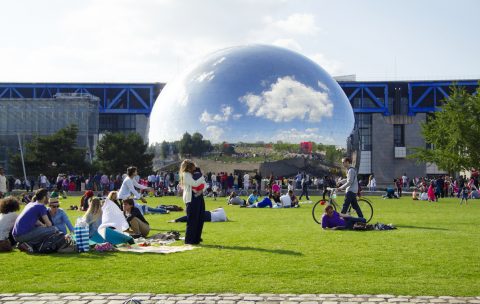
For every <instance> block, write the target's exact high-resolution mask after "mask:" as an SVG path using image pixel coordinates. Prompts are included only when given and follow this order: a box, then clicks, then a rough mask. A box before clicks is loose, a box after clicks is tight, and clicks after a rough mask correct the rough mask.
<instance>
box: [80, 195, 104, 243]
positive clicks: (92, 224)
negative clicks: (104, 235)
mask: <svg viewBox="0 0 480 304" xmlns="http://www.w3.org/2000/svg"><path fill="white" fill-rule="evenodd" d="M83 218H84V219H85V222H86V223H87V224H88V235H89V237H90V239H91V240H92V239H98V238H101V237H100V235H99V234H98V227H100V225H101V224H102V204H101V201H100V199H99V198H98V197H92V198H91V199H90V203H89V206H88V210H87V212H86V213H85V215H84V216H83Z"/></svg>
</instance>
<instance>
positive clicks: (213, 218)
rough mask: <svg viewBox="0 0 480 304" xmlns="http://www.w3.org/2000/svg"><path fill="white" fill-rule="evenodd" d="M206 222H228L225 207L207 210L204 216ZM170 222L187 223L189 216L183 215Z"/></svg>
mask: <svg viewBox="0 0 480 304" xmlns="http://www.w3.org/2000/svg"><path fill="white" fill-rule="evenodd" d="M203 219H204V221H205V222H226V221H228V219H227V215H226V214H225V210H223V208H217V209H214V210H212V211H205V214H204V216H203ZM168 222H169V223H186V222H187V216H186V215H185V216H182V217H179V218H177V219H174V220H171V221H168Z"/></svg>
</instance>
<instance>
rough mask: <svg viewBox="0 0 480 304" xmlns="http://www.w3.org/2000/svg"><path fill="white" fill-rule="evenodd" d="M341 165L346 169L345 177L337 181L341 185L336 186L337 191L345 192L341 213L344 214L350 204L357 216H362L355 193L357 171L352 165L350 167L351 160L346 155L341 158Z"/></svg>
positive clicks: (356, 190) (356, 188) (356, 189)
mask: <svg viewBox="0 0 480 304" xmlns="http://www.w3.org/2000/svg"><path fill="white" fill-rule="evenodd" d="M342 165H343V167H344V168H345V169H347V178H346V179H342V180H341V181H339V182H338V185H342V184H343V185H342V186H340V187H338V190H339V191H343V190H345V191H346V194H345V201H344V203H343V207H342V212H341V213H342V214H346V213H347V211H348V209H349V207H350V205H351V206H352V208H353V209H354V210H355V211H356V212H357V215H358V217H361V218H363V213H362V210H361V209H360V206H359V205H358V202H357V193H358V180H357V171H356V170H355V168H354V167H352V160H351V159H350V158H348V157H344V158H342Z"/></svg>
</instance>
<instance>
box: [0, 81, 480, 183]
mask: <svg viewBox="0 0 480 304" xmlns="http://www.w3.org/2000/svg"><path fill="white" fill-rule="evenodd" d="M337 81H338V83H339V84H340V86H341V87H342V89H343V90H344V92H345V94H346V95H347V97H348V99H349V101H350V103H351V105H352V107H353V110H354V113H355V119H356V123H357V125H358V127H359V129H360V137H361V139H360V141H361V162H360V169H359V174H364V175H369V174H372V173H373V174H375V176H376V179H377V183H378V184H387V183H391V181H392V180H393V178H394V177H400V176H402V175H403V174H404V173H406V174H407V176H409V177H413V176H425V175H433V174H439V173H442V172H441V171H439V170H438V168H436V166H435V165H434V164H425V163H417V162H416V161H415V160H411V159H407V158H406V156H407V155H408V154H409V153H410V152H409V148H411V147H421V146H425V145H426V143H425V141H424V140H423V138H422V136H421V124H422V123H423V122H425V121H426V120H427V119H428V118H429V116H430V115H432V114H433V113H435V112H436V111H439V110H440V107H441V105H442V103H443V101H444V100H445V98H447V97H448V94H449V92H450V89H449V87H450V86H451V85H453V84H456V85H459V86H463V87H465V88H466V89H467V90H468V91H469V92H472V93H473V92H475V90H476V89H477V87H478V84H479V80H449V81H388V82H383V81H374V82H365V81H342V80H340V79H338V80H337ZM163 87H164V84H163V83H0V166H4V167H8V156H9V154H10V153H15V152H16V151H18V141H17V138H18V137H20V136H21V137H22V138H23V139H24V140H28V139H29V137H31V136H34V135H35V134H41V135H46V134H49V133H50V134H51V133H53V132H54V131H56V129H58V128H61V127H63V126H66V125H68V124H69V123H71V122H72V121H76V120H78V121H81V122H82V121H84V120H87V122H88V123H87V124H85V127H84V128H83V129H82V130H81V131H83V132H84V135H85V136H84V140H79V145H81V146H86V147H87V148H88V149H89V150H90V151H93V147H94V145H95V142H96V140H98V135H99V134H101V133H103V132H106V131H109V132H131V131H135V132H138V133H139V134H141V135H142V136H143V137H144V138H146V134H147V131H148V118H149V115H150V113H151V110H152V108H153V105H154V103H155V100H156V99H157V97H158V95H159V94H160V91H161V90H162V88H163ZM85 99H86V100H87V102H86V103H85V104H88V105H87V106H85V107H83V108H82V106H81V100H85ZM15 103H18V105H20V104H21V105H22V106H18V107H17V108H14V109H13V108H12V105H14V104H15ZM92 104H93V109H98V110H97V111H95V110H94V111H93V112H96V113H92ZM37 108H38V109H37ZM7 109H9V110H10V111H7ZM37 110H38V111H40V112H38V111H37ZM41 110H43V111H44V112H45V113H44V114H42V115H43V119H45V126H49V125H48V123H49V121H52V120H55V121H58V123H57V124H56V125H52V126H50V127H45V126H42V122H41V119H40V121H39V120H38V119H37V122H36V123H35V124H33V123H30V124H29V123H28V122H29V121H30V119H29V117H27V116H28V115H27V114H26V113H30V115H35V113H36V114H37V116H38V113H41ZM13 111H15V112H13ZM28 111H30V112H28ZM77 112H80V113H84V114H85V115H84V116H82V115H83V114H82V115H79V114H75V113H77ZM69 115H70V116H69ZM65 117H66V118H65ZM19 121H20V122H21V123H20V124H19ZM19 125H21V126H19Z"/></svg>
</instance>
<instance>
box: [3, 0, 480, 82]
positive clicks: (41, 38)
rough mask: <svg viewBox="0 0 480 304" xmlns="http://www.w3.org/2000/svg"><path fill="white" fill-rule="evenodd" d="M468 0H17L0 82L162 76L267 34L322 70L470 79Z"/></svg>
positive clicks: (476, 73)
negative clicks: (211, 54)
mask: <svg viewBox="0 0 480 304" xmlns="http://www.w3.org/2000/svg"><path fill="white" fill-rule="evenodd" d="M479 11H480V1H476V0H459V1H453V0H451V1H444V0H440V1H439V0H428V1H427V0H401V1H397V0H389V1H384V0H365V1H360V0H335V1H333V0H332V1H322V0H202V1H198V0H188V1H187V0H149V1H146V0H84V1H65V0H42V1H38V0H18V1H5V2H3V3H2V9H1V10H0V33H1V35H0V37H1V38H0V82H168V81H170V80H171V79H173V78H174V77H175V76H177V75H179V74H180V73H181V72H182V70H183V69H185V68H186V67H188V66H189V64H190V63H192V62H194V61H196V60H197V59H199V58H201V57H203V56H205V55H207V54H209V53H211V52H213V51H216V50H218V49H222V48H226V47H230V46H236V45H244V44H255V43H260V44H271V45H276V46H282V47H286V48H288V49H291V50H294V51H296V52H299V53H301V54H303V55H305V56H307V57H309V58H311V59H312V60H314V61H315V62H317V63H318V64H320V65H321V66H322V67H323V68H324V69H325V70H327V71H328V72H329V73H330V74H331V75H333V76H339V75H350V74H355V75H356V76H357V79H358V80H404V79H429V80H433V79H480V60H479V54H480V39H478V37H479V33H478V30H479V29H480V18H478V12H479Z"/></svg>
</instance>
